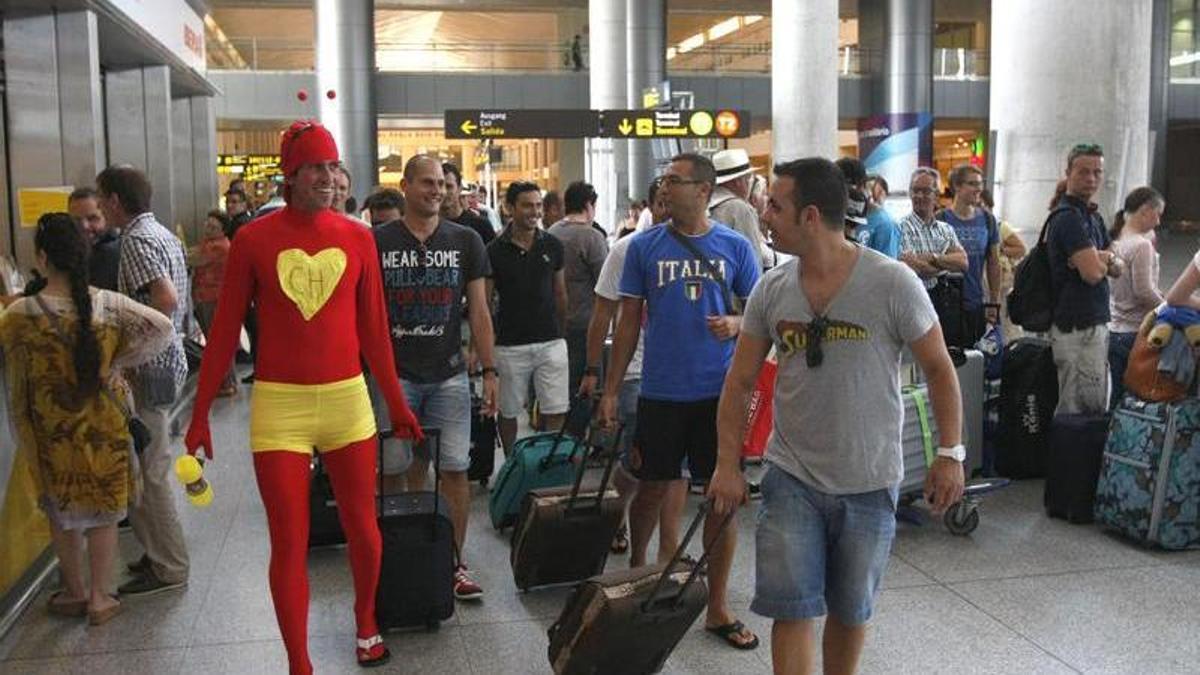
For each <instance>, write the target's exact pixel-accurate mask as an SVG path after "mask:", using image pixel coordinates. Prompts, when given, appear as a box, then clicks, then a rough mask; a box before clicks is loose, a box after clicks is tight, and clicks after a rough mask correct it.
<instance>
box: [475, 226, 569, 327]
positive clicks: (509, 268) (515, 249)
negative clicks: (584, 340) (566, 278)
mask: <svg viewBox="0 0 1200 675" xmlns="http://www.w3.org/2000/svg"><path fill="white" fill-rule="evenodd" d="M487 253H488V259H489V260H490V262H491V265H492V275H491V278H492V281H493V282H494V283H495V286H496V294H497V295H498V296H499V299H500V303H499V308H498V309H497V310H496V344H497V345H502V346H513V345H528V344H534V343H537V342H549V341H550V340H557V339H558V338H561V337H562V335H561V334H560V333H559V324H558V307H557V305H556V304H555V302H554V274H555V272H557V271H558V270H561V269H562V268H563V247H562V244H561V243H559V241H558V239H557V238H556V237H554V236H552V235H550V234H547V233H546V232H545V231H544V230H542V229H541V228H538V229H537V230H535V231H534V234H533V245H532V246H530V247H529V250H528V251H526V250H525V249H523V248H521V247H520V246H518V245H516V244H515V243H513V240H512V227H511V226H510V227H508V228H505V230H504V231H503V232H501V233H500V235H499V236H497V237H496V238H495V239H493V240H492V243H490V244H488V247H487Z"/></svg>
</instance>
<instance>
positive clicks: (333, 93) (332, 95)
mask: <svg viewBox="0 0 1200 675" xmlns="http://www.w3.org/2000/svg"><path fill="white" fill-rule="evenodd" d="M325 98H327V99H329V100H330V101H332V100H333V99H335V98H337V92H336V91H334V90H332V89H330V90H329V91H327V92H325Z"/></svg>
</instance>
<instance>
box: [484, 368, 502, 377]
mask: <svg viewBox="0 0 1200 675" xmlns="http://www.w3.org/2000/svg"><path fill="white" fill-rule="evenodd" d="M489 373H490V374H492V375H494V376H496V377H499V376H500V373H499V371H497V370H496V369H495V368H492V367H490V366H489V367H486V368H482V369H481V370H480V371H479V374H480V375H483V376H484V377H487V376H488V374H489Z"/></svg>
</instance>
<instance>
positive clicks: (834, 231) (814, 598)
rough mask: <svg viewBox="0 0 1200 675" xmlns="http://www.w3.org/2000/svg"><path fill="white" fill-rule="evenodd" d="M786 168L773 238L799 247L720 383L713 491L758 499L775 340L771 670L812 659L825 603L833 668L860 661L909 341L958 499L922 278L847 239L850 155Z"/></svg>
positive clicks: (879, 560) (766, 593)
mask: <svg viewBox="0 0 1200 675" xmlns="http://www.w3.org/2000/svg"><path fill="white" fill-rule="evenodd" d="M775 176H776V179H775V181H774V183H773V184H772V185H771V193H770V201H769V204H768V207H767V212H766V214H765V215H764V216H763V220H764V221H765V222H766V223H767V226H768V227H769V228H770V229H771V236H772V241H774V242H775V245H776V246H777V247H778V248H779V249H780V250H782V251H785V252H787V253H790V254H792V255H795V256H796V257H797V260H793V261H789V262H787V263H785V264H783V265H780V266H779V267H776V268H774V269H772V270H771V271H769V272H767V274H766V275H765V276H764V277H763V280H762V282H761V283H759V284H758V286H757V287H756V288H755V289H754V292H753V293H751V295H750V300H749V302H748V304H747V306H746V313H745V316H744V317H743V319H742V330H741V334H740V335H739V337H738V343H737V350H736V352H735V354H734V357H733V366H732V367H731V369H730V371H729V375H728V376H727V377H726V378H725V386H724V389H723V390H722V392H721V402H720V409H719V413H718V415H719V416H718V421H717V428H718V432H719V438H720V457H719V459H718V462H717V469H716V473H715V474H714V475H713V479H712V482H711V483H710V485H709V495H710V496H711V497H712V498H713V499H714V509H715V511H716V513H718V514H720V513H728V512H729V511H731V510H733V509H736V508H737V507H738V505H740V504H742V503H743V502H744V501H745V499H746V483H745V479H744V477H743V475H742V470H741V466H740V459H741V447H742V435H743V433H744V430H745V424H746V408H747V405H748V403H749V399H750V394H751V392H752V391H753V389H754V385H755V382H756V380H757V379H758V372H759V369H760V368H761V366H762V363H763V361H764V360H765V359H766V357H767V353H768V352H769V351H770V350H771V348H772V346H774V348H775V351H776V354H777V355H778V359H779V371H778V376H777V378H778V379H777V380H776V384H775V429H774V433H772V434H771V440H770V442H769V445H768V447H767V454H766V459H767V461H768V463H769V465H770V468H769V469H768V471H767V473H766V475H765V476H764V477H763V479H762V483H761V489H762V495H763V501H762V507H761V511H760V513H759V518H758V531H757V533H756V547H757V556H756V567H755V573H756V582H755V593H754V600H753V603H752V604H751V605H750V609H751V611H753V612H755V613H757V614H761V615H763V616H767V617H770V618H771V619H773V620H774V625H773V627H772V629H771V648H772V658H773V660H774V666H775V672H777V673H800V672H811V671H812V669H813V667H814V666H815V660H816V659H815V656H816V651H817V649H818V642H817V631H816V619H817V618H818V617H821V616H824V615H827V618H826V620H825V627H824V637H823V644H822V647H823V658H824V667H825V672H834V673H849V672H853V671H854V669H855V668H856V666H857V663H858V659H859V656H860V654H861V652H862V647H863V642H864V639H865V637H866V623H867V621H868V620H869V619H870V617H871V613H872V608H873V605H874V600H875V597H876V594H877V592H878V590H879V584H880V581H881V579H882V577H883V572H884V570H885V569H886V567H887V562H888V555H889V552H890V549H891V544H892V538H893V536H894V535H895V527H896V516H895V509H896V500H897V492H898V488H899V484H900V481H901V479H902V478H903V476H904V460H903V456H902V452H901V443H900V435H901V425H902V423H903V418H904V406H903V400H902V398H901V395H900V354H901V351H902V350H903V349H904V348H905V347H906V346H907V347H909V348H910V349H911V350H912V352H913V355H914V356H915V357H916V360H917V362H918V363H919V364H920V366H921V369H922V371H923V372H924V373H925V374H926V376H927V378H928V383H929V384H928V386H929V392H930V398H931V399H932V405H933V413H934V417H935V418H936V419H937V426H938V429H939V434H940V438H939V446H940V447H939V449H938V451H937V458H936V459H935V460H934V462H933V464H932V466H931V467H930V470H929V478H928V479H927V481H926V484H925V498H926V500H927V501H929V503H930V504H931V506H932V508H933V511H934V512H935V513H941V512H944V511H945V510H946V509H947V508H948V507H949V506H950V505H952V504H954V503H955V502H957V501H959V499H960V498H961V497H962V491H963V469H962V460H963V458H964V456H965V454H966V451H965V450H964V449H963V446H962V444H961V439H960V436H961V434H960V430H961V428H962V408H961V404H960V400H959V391H958V379H957V377H956V375H955V371H954V365H953V363H952V362H951V361H950V355H949V354H948V353H947V351H946V346H945V344H944V343H943V341H942V331H941V327H940V326H939V325H938V320H937V314H936V313H935V312H934V310H933V305H932V303H931V302H930V300H929V296H928V295H927V294H926V293H925V288H924V286H923V285H922V284H921V282H920V280H919V279H918V278H917V276H916V275H915V274H913V273H912V271H911V270H909V269H908V268H907V267H906V266H904V265H903V264H902V263H899V262H896V261H893V260H891V259H889V258H888V257H886V256H884V255H882V254H880V253H877V252H876V251H873V250H870V249H868V248H866V247H864V246H862V245H859V244H857V243H855V242H852V241H847V239H846V237H845V236H844V233H843V226H844V219H845V213H846V204H847V193H846V183H845V179H844V178H843V176H842V174H841V172H840V171H839V170H838V168H837V167H836V166H835V165H834V164H833V163H832V162H830V161H828V160H826V159H822V158H815V157H814V158H808V159H800V160H795V161H792V162H787V163H785V164H779V165H776V167H775ZM848 401H853V403H854V405H853V408H854V411H853V412H852V411H851V409H850V408H849V407H847V402H848ZM858 411H869V415H867V416H863V415H862V414H861V413H860V412H858Z"/></svg>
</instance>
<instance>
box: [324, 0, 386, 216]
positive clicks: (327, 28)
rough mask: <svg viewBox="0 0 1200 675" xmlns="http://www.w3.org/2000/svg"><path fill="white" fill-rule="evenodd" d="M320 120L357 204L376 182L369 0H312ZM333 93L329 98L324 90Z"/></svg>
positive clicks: (371, 4) (371, 7) (376, 138)
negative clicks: (342, 164) (350, 178)
mask: <svg viewBox="0 0 1200 675" xmlns="http://www.w3.org/2000/svg"><path fill="white" fill-rule="evenodd" d="M315 2H316V21H317V26H316V29H317V30H316V34H317V92H316V93H315V95H316V96H317V97H318V99H319V100H320V111H321V123H322V124H324V125H325V126H327V127H328V128H329V131H330V132H331V133H332V134H333V137H334V138H335V139H336V140H337V143H338V150H339V151H340V153H341V156H342V161H343V162H345V164H346V166H347V167H348V168H349V169H350V174H351V176H353V177H354V182H353V184H352V186H351V194H352V195H353V196H354V197H355V198H356V199H357V200H358V203H359V204H361V203H362V202H363V200H364V199H365V198H366V196H367V195H368V194H369V193H370V191H371V188H372V187H374V186H375V184H376V183H377V182H379V169H378V161H379V160H378V155H379V152H378V147H379V136H378V133H377V131H376V128H377V124H376V112H375V90H374V88H373V79H374V76H375V2H374V0H315ZM330 91H332V92H334V94H335V97H334V98H332V99H331V98H329V97H328V96H327V94H328V92H330Z"/></svg>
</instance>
